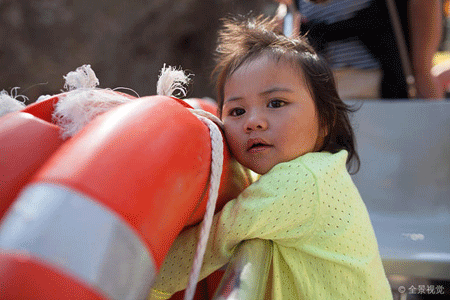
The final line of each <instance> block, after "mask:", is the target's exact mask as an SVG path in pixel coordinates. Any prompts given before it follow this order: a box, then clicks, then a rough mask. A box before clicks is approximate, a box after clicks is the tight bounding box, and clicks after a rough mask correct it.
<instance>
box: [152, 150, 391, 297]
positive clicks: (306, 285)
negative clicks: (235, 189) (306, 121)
mask: <svg viewBox="0 0 450 300" xmlns="http://www.w3.org/2000/svg"><path fill="white" fill-rule="evenodd" d="M346 159H347V152H346V151H345V150H342V151H340V152H338V153H336V154H331V153H328V152H315V153H308V154H305V155H303V156H301V157H299V158H296V159H294V160H292V161H289V162H285V163H280V164H278V165H276V166H274V167H273V168H272V170H270V171H269V172H268V173H267V174H265V175H263V176H261V177H260V178H259V180H257V181H256V182H254V183H253V184H251V185H250V186H249V187H248V188H247V189H245V190H244V191H243V192H242V193H241V194H240V195H239V197H238V198H236V199H234V200H232V201H230V202H228V203H227V204H226V205H225V206H224V208H223V209H222V210H221V211H220V212H219V213H217V214H216V215H215V216H214V221H213V225H212V230H211V234H210V237H209V241H208V245H207V249H206V253H205V257H204V262H203V266H202V271H201V273H200V277H201V279H203V278H205V277H206V276H208V275H209V274H210V273H212V272H213V271H215V270H217V269H219V268H221V267H222V266H224V265H225V264H226V263H227V262H228V261H229V259H230V258H231V256H232V254H233V250H234V248H235V246H237V245H238V244H239V243H240V242H241V241H244V240H249V239H255V238H259V239H266V240H271V241H272V243H273V256H272V270H273V271H272V273H271V278H269V284H270V285H271V286H270V287H268V289H267V291H270V293H271V294H272V295H271V298H272V299H281V300H289V299H295V300H298V299H314V300H319V299H325V300H330V299H351V300H356V299H372V300H375V299H383V300H384V299H392V293H391V290H390V287H389V283H388V281H387V279H386V276H385V273H384V269H383V266H382V263H381V259H380V255H379V252H378V245H377V241H376V238H375V234H374V231H373V228H372V225H371V222H370V219H369V215H368V212H367V209H366V206H365V205H364V203H363V201H362V199H361V197H360V195H359V193H358V190H357V189H356V187H355V185H354V184H353V181H352V179H351V177H350V175H349V174H348V172H347V170H346ZM199 228H200V226H196V227H193V228H191V229H189V230H187V231H184V232H183V233H181V234H180V235H179V236H178V237H177V239H176V240H175V242H174V244H173V245H172V247H171V249H170V251H169V253H168V255H167V257H166V259H165V261H164V263H163V266H162V267H161V270H160V272H159V274H158V276H157V279H156V282H155V284H154V286H153V287H152V291H151V294H150V296H149V299H166V298H169V297H170V296H171V295H172V294H173V293H175V292H176V291H179V290H182V289H184V288H186V286H187V281H188V277H189V272H190V270H191V266H192V261H193V256H194V254H195V250H196V245H197V241H198V233H199ZM269 298H270V297H269Z"/></svg>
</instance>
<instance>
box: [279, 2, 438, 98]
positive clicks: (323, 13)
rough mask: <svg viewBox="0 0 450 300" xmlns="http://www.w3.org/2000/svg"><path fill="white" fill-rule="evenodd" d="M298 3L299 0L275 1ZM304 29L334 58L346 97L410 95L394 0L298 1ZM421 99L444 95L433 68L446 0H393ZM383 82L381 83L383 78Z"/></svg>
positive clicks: (332, 60) (328, 56)
mask: <svg viewBox="0 0 450 300" xmlns="http://www.w3.org/2000/svg"><path fill="white" fill-rule="evenodd" d="M275 1H277V2H280V3H284V4H287V5H292V3H293V1H294V0H275ZM296 1H297V2H296V5H297V7H298V8H299V11H300V13H301V16H302V24H301V26H300V28H301V32H302V34H303V33H306V34H307V36H308V38H309V40H310V42H311V43H312V44H313V45H315V47H316V49H317V50H318V51H319V52H320V53H322V54H323V55H324V56H325V57H326V59H327V60H328V61H329V63H330V65H331V67H332V68H333V70H334V74H335V77H336V80H337V85H338V89H339V93H340V96H341V97H342V98H343V99H367V98H408V85H407V83H406V79H405V75H404V71H403V69H402V61H401V57H400V53H399V50H398V47H397V42H396V37H395V33H394V28H393V26H392V24H391V18H390V15H389V10H388V6H387V5H388V1H391V0H316V1H314V0H296ZM392 1H393V2H395V3H394V4H395V8H396V10H397V12H398V17H399V19H400V23H401V28H402V31H403V35H404V38H405V42H406V46H407V49H408V52H409V53H408V54H409V57H408V58H409V60H410V62H411V68H412V71H413V75H414V77H415V87H416V91H417V97H418V98H430V99H431V98H443V97H444V92H445V89H444V87H443V85H442V84H440V82H439V81H438V78H437V77H436V76H434V75H433V73H432V72H431V69H432V61H433V57H434V55H435V53H436V52H437V50H438V47H439V43H440V41H441V37H442V28H443V25H442V3H441V0H392ZM380 82H381V83H380Z"/></svg>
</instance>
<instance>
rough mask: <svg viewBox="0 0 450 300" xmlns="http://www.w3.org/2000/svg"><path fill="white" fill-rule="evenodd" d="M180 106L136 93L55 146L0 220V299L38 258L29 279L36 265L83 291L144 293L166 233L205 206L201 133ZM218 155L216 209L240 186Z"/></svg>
mask: <svg viewBox="0 0 450 300" xmlns="http://www.w3.org/2000/svg"><path fill="white" fill-rule="evenodd" d="M187 107H188V105H187V104H185V103H184V102H182V101H180V100H177V99H174V98H169V97H162V96H153V97H144V98H141V99H137V100H135V101H132V102H130V103H127V104H124V105H121V106H120V107H117V108H115V109H113V110H111V111H109V112H107V113H105V114H103V115H102V116H99V117H98V118H96V119H95V120H94V121H93V122H91V123H90V124H89V125H88V126H87V127H86V128H84V129H83V130H82V131H81V132H80V133H79V134H77V135H76V136H75V137H73V138H72V139H70V140H68V141H67V142H66V143H64V144H63V145H62V146H61V147H60V148H59V150H58V151H57V152H56V153H55V154H54V155H53V156H52V157H51V158H50V159H49V160H48V161H47V162H46V163H45V165H44V167H43V168H42V169H41V170H40V171H39V172H38V174H37V175H36V176H35V177H34V178H33V180H32V181H31V183H30V184H29V185H28V186H27V187H26V188H25V189H24V191H23V192H22V193H21V195H20V197H19V198H18V200H17V201H16V203H15V204H14V205H13V209H11V212H10V213H9V214H8V215H7V216H6V217H5V218H4V220H3V223H2V225H1V227H0V250H1V253H2V257H1V258H0V269H2V268H8V270H9V271H8V276H6V275H5V276H4V277H3V276H2V278H0V294H2V295H5V296H4V297H5V298H4V299H15V298H14V294H15V293H16V292H17V291H16V289H17V287H18V286H20V285H21V284H22V281H23V284H25V282H26V281H28V280H30V278H27V276H28V275H27V276H23V274H25V273H26V272H25V269H24V268H26V267H27V266H40V267H39V268H38V267H35V268H34V269H33V270H40V271H36V272H34V273H32V274H31V273H30V275H29V276H32V277H34V276H41V275H39V272H44V271H43V270H45V272H51V273H52V274H53V275H52V276H51V278H60V277H61V276H62V277H64V278H67V281H69V282H72V281H73V282H75V283H77V284H78V283H81V288H82V289H85V294H86V295H91V294H92V293H93V294H96V295H100V297H102V298H103V299H144V298H145V296H146V295H147V293H148V289H149V288H150V287H151V284H152V282H153V279H154V277H155V276H156V274H157V272H158V270H159V268H160V266H161V264H162V262H163V260H164V258H165V255H166V254H167V252H168V250H169V248H170V246H171V244H172V242H173V240H174V239H175V238H176V236H177V235H178V234H179V232H180V231H181V230H182V229H183V228H184V227H185V226H187V225H191V224H194V223H196V222H198V221H199V220H200V219H201V218H202V216H203V213H204V207H206V203H205V202H206V199H207V197H206V195H207V190H208V182H209V175H210V160H211V145H210V138H209V131H208V128H207V127H206V126H205V125H204V124H203V123H202V122H201V121H199V120H198V119H197V118H196V117H195V116H194V115H192V114H191V112H189V111H188V110H187V109H186V108H187ZM224 155H225V161H224V171H223V173H222V178H221V179H222V183H223V184H224V185H223V186H221V188H220V190H219V199H218V209H219V208H220V207H222V206H223V205H224V204H225V202H226V201H228V200H229V199H231V197H234V196H235V195H237V194H238V193H239V192H240V191H242V190H243V189H244V188H245V187H246V186H247V185H248V184H249V180H248V178H247V177H246V173H245V172H244V171H243V170H242V168H240V166H239V165H237V163H235V162H234V160H233V159H232V158H231V157H230V154H229V152H228V149H227V148H226V147H225V153H224ZM24 252H25V253H26V256H25V257H26V261H25V262H26V263H23V264H19V263H18V260H19V258H18V255H17V254H18V253H24ZM20 257H21V259H22V260H23V257H24V256H23V255H22V256H20ZM11 266H14V267H11ZM0 274H1V273H0ZM43 274H44V273H42V276H43ZM11 278H13V279H14V280H15V284H11ZM92 291H93V292H92ZM89 297H91V296H89ZM89 297H88V296H86V298H80V299H91V298H89ZM29 299H42V298H40V297H38V296H36V297H35V298H32V297H31V298H29Z"/></svg>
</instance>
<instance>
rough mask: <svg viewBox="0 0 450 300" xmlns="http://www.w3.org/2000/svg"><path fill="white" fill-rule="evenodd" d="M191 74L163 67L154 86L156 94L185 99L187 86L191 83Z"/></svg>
mask: <svg viewBox="0 0 450 300" xmlns="http://www.w3.org/2000/svg"><path fill="white" fill-rule="evenodd" d="M191 76H193V74H189V75H188V74H186V73H185V72H184V71H183V70H181V69H179V70H177V69H176V68H175V67H171V66H167V67H166V64H164V65H163V68H162V69H161V73H160V75H159V78H158V83H157V85H156V93H157V94H158V95H160V96H169V97H177V96H182V97H185V96H186V94H187V85H188V84H189V83H190V82H191V80H192V79H191Z"/></svg>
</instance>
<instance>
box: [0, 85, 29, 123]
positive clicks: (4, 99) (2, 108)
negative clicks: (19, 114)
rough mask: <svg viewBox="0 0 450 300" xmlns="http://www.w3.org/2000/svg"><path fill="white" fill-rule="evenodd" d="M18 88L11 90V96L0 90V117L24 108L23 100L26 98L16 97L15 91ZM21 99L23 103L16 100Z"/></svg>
mask: <svg viewBox="0 0 450 300" xmlns="http://www.w3.org/2000/svg"><path fill="white" fill-rule="evenodd" d="M18 89H19V88H18V87H15V88H13V89H12V90H11V95H9V94H8V92H7V91H5V90H2V91H1V92H0V116H3V115H6V114H7V113H10V112H14V111H18V110H21V109H24V108H25V103H24V102H25V100H27V99H28V98H27V97H25V96H22V95H18V93H17V90H18ZM19 97H21V98H23V100H24V102H21V101H19V100H18V99H17V98H19Z"/></svg>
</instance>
